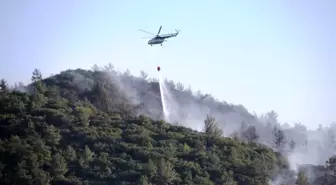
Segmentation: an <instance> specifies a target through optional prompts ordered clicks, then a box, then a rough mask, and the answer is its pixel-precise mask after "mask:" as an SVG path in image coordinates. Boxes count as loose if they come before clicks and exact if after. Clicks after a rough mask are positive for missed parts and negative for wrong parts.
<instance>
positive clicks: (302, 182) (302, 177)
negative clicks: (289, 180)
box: [295, 171, 308, 185]
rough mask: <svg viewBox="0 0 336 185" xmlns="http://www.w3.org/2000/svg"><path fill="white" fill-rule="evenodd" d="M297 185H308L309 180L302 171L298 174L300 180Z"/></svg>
mask: <svg viewBox="0 0 336 185" xmlns="http://www.w3.org/2000/svg"><path fill="white" fill-rule="evenodd" d="M295 184H297V185H308V178H307V176H306V174H305V173H304V172H303V171H300V172H299V174H298V178H297V180H296V182H295Z"/></svg>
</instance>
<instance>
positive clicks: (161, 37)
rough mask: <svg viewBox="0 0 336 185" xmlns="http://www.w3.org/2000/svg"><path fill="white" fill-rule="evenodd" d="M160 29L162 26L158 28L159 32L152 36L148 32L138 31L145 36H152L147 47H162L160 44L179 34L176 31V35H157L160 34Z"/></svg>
mask: <svg viewBox="0 0 336 185" xmlns="http://www.w3.org/2000/svg"><path fill="white" fill-rule="evenodd" d="M161 28H162V26H160V29H159V31H158V33H157V34H156V35H155V34H153V33H150V32H148V31H145V30H142V29H139V30H140V31H142V32H145V33H147V34H150V35H153V36H154V37H153V38H151V39H150V40H149V41H148V45H150V46H153V45H155V44H161V46H162V43H163V42H165V41H166V40H165V39H168V38H171V37H176V36H177V35H178V34H179V30H176V33H169V34H163V35H159V34H160V32H161Z"/></svg>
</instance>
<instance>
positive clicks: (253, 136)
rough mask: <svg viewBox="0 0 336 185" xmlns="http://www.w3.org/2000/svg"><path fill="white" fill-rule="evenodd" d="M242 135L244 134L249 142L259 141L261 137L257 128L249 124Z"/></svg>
mask: <svg viewBox="0 0 336 185" xmlns="http://www.w3.org/2000/svg"><path fill="white" fill-rule="evenodd" d="M242 135H243V138H244V139H245V140H247V141H249V142H257V140H258V138H259V135H258V133H257V129H256V127H255V126H253V125H250V126H248V127H247V129H246V130H245V131H243V133H242Z"/></svg>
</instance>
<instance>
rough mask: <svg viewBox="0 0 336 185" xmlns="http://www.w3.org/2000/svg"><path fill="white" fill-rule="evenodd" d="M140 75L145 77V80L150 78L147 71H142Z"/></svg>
mask: <svg viewBox="0 0 336 185" xmlns="http://www.w3.org/2000/svg"><path fill="white" fill-rule="evenodd" d="M140 76H141V78H143V79H145V80H147V78H148V73H146V72H145V71H142V70H141V71H140Z"/></svg>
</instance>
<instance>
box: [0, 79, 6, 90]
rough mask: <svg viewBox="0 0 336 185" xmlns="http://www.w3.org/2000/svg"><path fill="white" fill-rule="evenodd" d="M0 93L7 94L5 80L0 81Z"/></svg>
mask: <svg viewBox="0 0 336 185" xmlns="http://www.w3.org/2000/svg"><path fill="white" fill-rule="evenodd" d="M0 91H1V92H7V91H8V84H7V81H6V80H5V79H1V81H0Z"/></svg>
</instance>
